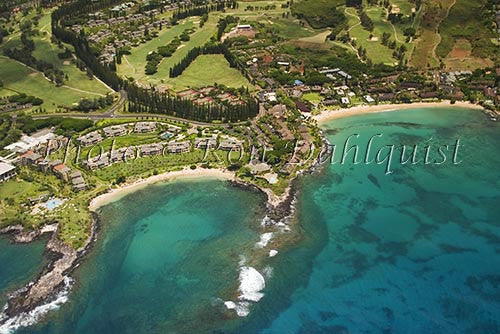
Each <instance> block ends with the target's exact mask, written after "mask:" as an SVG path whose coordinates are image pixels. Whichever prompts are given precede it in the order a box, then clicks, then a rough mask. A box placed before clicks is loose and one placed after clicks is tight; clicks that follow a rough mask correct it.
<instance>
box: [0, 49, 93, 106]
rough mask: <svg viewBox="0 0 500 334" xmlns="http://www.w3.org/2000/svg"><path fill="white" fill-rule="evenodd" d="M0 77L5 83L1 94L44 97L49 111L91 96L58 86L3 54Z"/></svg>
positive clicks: (0, 63)
mask: <svg viewBox="0 0 500 334" xmlns="http://www.w3.org/2000/svg"><path fill="white" fill-rule="evenodd" d="M0 78H1V80H2V81H3V83H4V89H0V94H1V95H3V92H6V94H7V95H11V94H12V91H15V92H17V93H26V94H28V95H33V96H36V97H39V98H42V99H43V100H44V103H43V105H42V106H41V107H42V108H46V109H47V110H48V111H53V110H55V109H56V108H57V107H58V106H71V105H72V104H73V103H76V102H78V101H79V100H80V99H82V98H84V97H88V96H89V94H88V93H84V92H78V91H75V90H72V89H70V88H68V87H56V86H55V85H54V84H53V83H51V82H49V81H48V80H46V79H45V78H44V77H43V74H42V73H40V72H38V71H34V70H32V69H30V68H28V67H26V66H23V65H21V64H20V63H18V62H16V61H15V60H12V59H8V58H6V57H3V56H0ZM89 81H90V80H89ZM92 82H93V83H94V84H95V85H96V86H99V85H101V84H100V83H99V82H97V81H95V80H94V81H92Z"/></svg>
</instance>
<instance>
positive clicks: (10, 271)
mask: <svg viewBox="0 0 500 334" xmlns="http://www.w3.org/2000/svg"><path fill="white" fill-rule="evenodd" d="M45 243H46V240H45V239H44V238H42V239H40V240H37V241H35V242H32V243H29V244H13V243H11V242H10V241H9V239H8V238H7V237H6V236H1V237H0V304H1V305H2V306H3V305H4V304H5V302H6V301H7V296H6V294H7V293H8V292H12V291H13V290H15V289H17V288H19V287H21V286H22V285H23V284H24V283H26V282H27V281H29V280H31V279H33V278H35V275H37V274H38V273H39V272H40V271H41V270H42V268H43V266H44V265H45V264H46V259H45V258H44V257H43V251H44V248H45Z"/></svg>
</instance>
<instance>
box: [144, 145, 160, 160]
mask: <svg viewBox="0 0 500 334" xmlns="http://www.w3.org/2000/svg"><path fill="white" fill-rule="evenodd" d="M139 151H140V152H141V156H143V157H146V156H151V155H158V154H161V153H162V152H163V145H162V144H159V143H156V144H147V145H142V146H139Z"/></svg>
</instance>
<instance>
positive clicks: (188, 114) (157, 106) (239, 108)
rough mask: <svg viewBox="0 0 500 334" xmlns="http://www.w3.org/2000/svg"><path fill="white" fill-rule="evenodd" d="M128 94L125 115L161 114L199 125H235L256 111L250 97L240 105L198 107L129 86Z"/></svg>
mask: <svg viewBox="0 0 500 334" xmlns="http://www.w3.org/2000/svg"><path fill="white" fill-rule="evenodd" d="M129 94H130V95H129V110H128V111H129V112H134V113H156V114H165V115H171V116H175V117H180V118H186V119H192V120H197V121H201V122H211V121H213V120H221V121H223V122H238V121H243V120H246V119H249V118H251V117H255V116H256V115H257V113H258V111H259V106H258V104H257V102H256V101H255V100H253V99H251V98H249V99H248V101H247V102H246V103H245V104H242V105H227V106H226V105H222V104H215V103H213V104H212V103H207V104H200V105H198V104H196V103H193V102H192V101H191V100H187V99H181V98H179V97H177V96H170V95H168V94H162V93H158V92H156V91H153V90H145V89H142V88H139V87H136V86H130V87H129Z"/></svg>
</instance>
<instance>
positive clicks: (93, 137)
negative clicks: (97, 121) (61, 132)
mask: <svg viewBox="0 0 500 334" xmlns="http://www.w3.org/2000/svg"><path fill="white" fill-rule="evenodd" d="M76 140H77V141H78V142H79V143H80V144H82V145H83V146H90V145H95V144H97V143H100V142H102V140H103V138H102V136H101V134H100V133H99V132H97V131H94V132H90V133H87V134H86V135H84V136H81V137H78V138H77V139H76Z"/></svg>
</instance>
